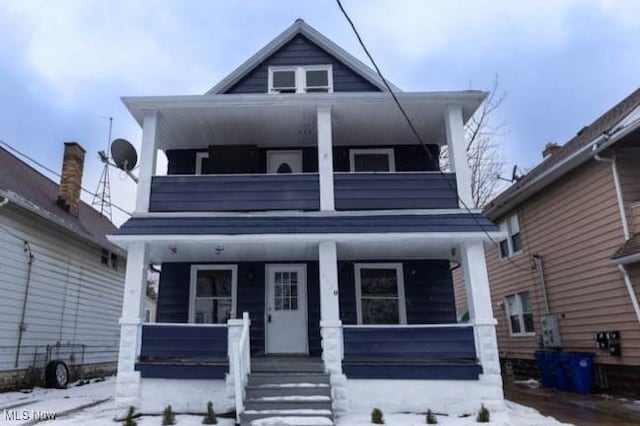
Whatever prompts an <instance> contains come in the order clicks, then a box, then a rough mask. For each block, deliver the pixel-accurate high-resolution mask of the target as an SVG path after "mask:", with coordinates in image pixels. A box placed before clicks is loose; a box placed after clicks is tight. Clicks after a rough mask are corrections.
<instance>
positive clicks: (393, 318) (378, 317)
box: [355, 263, 407, 324]
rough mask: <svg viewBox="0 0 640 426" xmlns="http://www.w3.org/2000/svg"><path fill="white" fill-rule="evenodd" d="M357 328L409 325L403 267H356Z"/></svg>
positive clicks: (372, 265)
mask: <svg viewBox="0 0 640 426" xmlns="http://www.w3.org/2000/svg"><path fill="white" fill-rule="evenodd" d="M355 281H356V307H357V315H358V324H406V323H407V312H406V302H405V297H404V279H403V275H402V264H401V263H356V264H355Z"/></svg>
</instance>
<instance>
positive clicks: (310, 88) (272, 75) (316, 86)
mask: <svg viewBox="0 0 640 426" xmlns="http://www.w3.org/2000/svg"><path fill="white" fill-rule="evenodd" d="M268 80H269V81H268V85H269V87H268V92H269V93H332V92H333V71H332V68H331V65H308V66H285V67H269V79H268Z"/></svg>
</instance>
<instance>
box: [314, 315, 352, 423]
mask: <svg viewBox="0 0 640 426" xmlns="http://www.w3.org/2000/svg"><path fill="white" fill-rule="evenodd" d="M320 334H321V336H322V361H323V362H324V370H325V371H326V372H327V373H328V374H329V379H330V382H331V400H332V404H331V406H332V408H333V412H334V414H335V415H337V416H340V415H344V414H346V413H347V410H348V408H349V406H348V401H349V398H348V394H347V377H346V376H345V375H344V374H342V321H339V320H338V321H320Z"/></svg>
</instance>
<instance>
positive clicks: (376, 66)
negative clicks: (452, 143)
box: [336, 0, 522, 270]
mask: <svg viewBox="0 0 640 426" xmlns="http://www.w3.org/2000/svg"><path fill="white" fill-rule="evenodd" d="M336 3H337V4H338V7H339V8H340V11H341V12H342V14H343V15H344V17H345V19H346V20H347V22H348V23H349V25H350V26H351V29H352V30H353V33H354V34H355V36H356V38H357V39H358V43H359V44H360V46H361V47H362V50H363V51H364V53H365V54H366V55H367V58H369V61H371V64H372V65H373V68H374V69H375V70H376V73H377V74H378V76H379V77H380V79H381V80H382V83H383V84H384V85H385V87H386V88H387V91H388V92H389V94H390V95H391V97H392V98H393V101H394V103H395V104H396V106H397V107H398V109H399V110H400V112H401V113H402V116H403V117H404V120H405V121H406V123H407V125H408V126H409V129H410V130H411V133H412V134H413V135H414V136H415V137H416V139H417V140H418V142H419V143H420V145H421V146H422V148H423V149H424V151H425V153H426V154H427V157H429V160H430V161H431V162H433V163H434V164H438V163H436V161H437V159H436V158H435V157H434V156H433V154H432V153H431V151H430V150H429V147H428V146H427V144H426V143H425V141H424V140H423V139H422V136H421V135H420V133H419V132H418V130H417V129H416V127H415V126H414V124H413V122H412V121H411V118H410V117H409V115H408V114H407V112H406V111H405V109H404V107H403V106H402V104H401V103H400V101H399V100H398V97H397V96H396V94H395V92H394V91H393V89H392V88H391V85H390V84H389V82H388V81H387V79H386V78H385V77H384V75H382V71H380V68H379V67H378V64H377V63H376V61H375V59H373V56H372V55H371V53H370V52H369V49H367V46H366V45H365V43H364V41H363V40H362V37H361V36H360V33H359V32H358V29H357V28H356V25H355V24H354V23H353V20H351V17H349V14H348V13H347V11H346V10H345V8H344V6H342V2H341V1H340V0H336ZM437 168H438V172H439V173H440V176H441V177H442V179H443V180H444V181H445V182H446V184H447V185H448V186H449V188H450V189H451V190H452V191H453V192H454V193H455V194H456V197H457V199H458V201H459V203H460V205H462V207H463V208H464V209H465V210H466V211H467V212H468V213H469V214H470V215H471V217H472V218H473V220H474V221H475V222H476V224H477V225H478V226H479V227H480V229H482V232H484V234H485V235H486V236H487V238H488V239H489V241H491V243H492V244H493V245H494V246H496V248H498V250H499V249H500V244H498V242H496V241H495V240H494V239H493V237H492V236H491V234H489V232H488V231H487V229H486V228H485V226H484V225H483V224H482V222H480V221H479V220H478V218H477V217H476V216H475V215H474V213H473V212H472V211H471V209H470V208H469V206H467V204H466V203H465V201H464V200H463V199H462V198H460V196H459V195H458V190H457V188H456V187H455V186H454V185H453V184H452V183H451V182H450V181H449V179H447V176H446V175H445V174H444V172H443V171H442V170H441V169H440V166H439V164H438V167H437ZM508 260H509V262H510V263H512V264H513V265H514V266H516V267H517V268H518V269H520V270H522V268H521V267H520V265H517V264H515V263H514V262H513V261H512V260H511V259H508Z"/></svg>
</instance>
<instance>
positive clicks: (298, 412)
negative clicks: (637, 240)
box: [240, 357, 333, 426]
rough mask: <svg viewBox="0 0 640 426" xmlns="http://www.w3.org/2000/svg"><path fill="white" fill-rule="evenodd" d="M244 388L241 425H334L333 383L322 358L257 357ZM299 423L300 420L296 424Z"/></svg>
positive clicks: (253, 361)
mask: <svg viewBox="0 0 640 426" xmlns="http://www.w3.org/2000/svg"><path fill="white" fill-rule="evenodd" d="M251 369H252V373H251V374H250V375H249V382H248V383H247V387H246V389H245V391H246V394H245V400H244V408H245V411H244V413H242V414H241V416H240V424H241V425H242V426H249V425H251V424H252V422H254V421H258V422H256V424H269V421H268V419H273V420H274V423H276V424H278V422H277V421H275V420H276V419H282V421H283V422H284V424H287V425H289V424H291V425H296V424H317V425H333V411H332V410H331V385H330V383H329V375H328V374H326V373H324V371H323V369H324V368H323V365H322V362H321V361H320V360H316V359H312V358H306V357H305V358H292V357H286V358H273V359H272V358H258V359H255V360H252V365H251ZM263 422H265V423H263ZM297 422H298V423H297Z"/></svg>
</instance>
